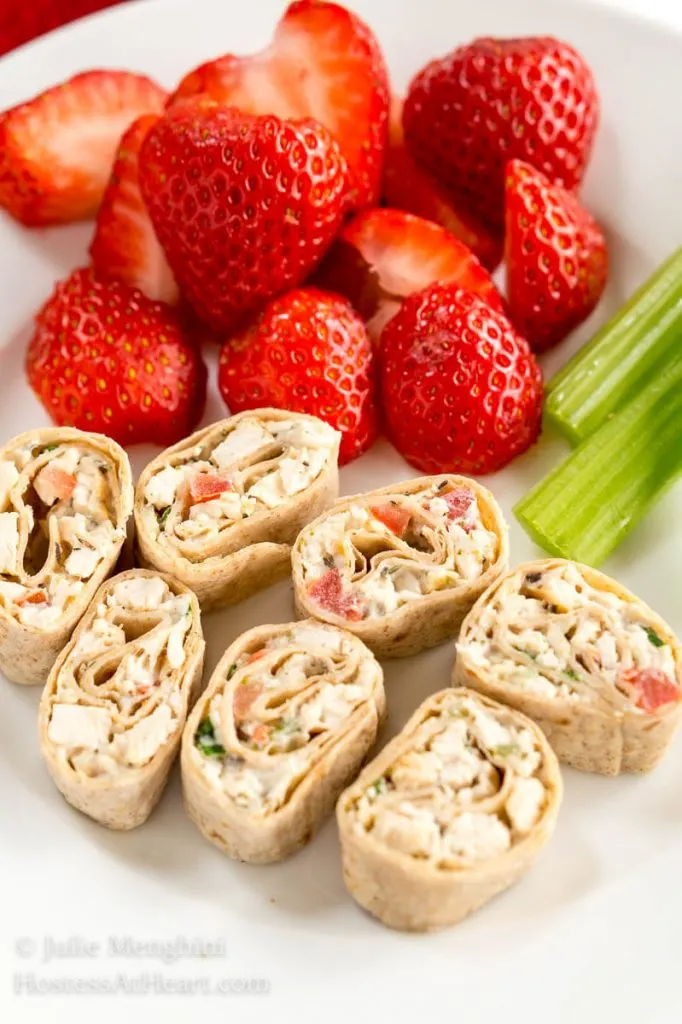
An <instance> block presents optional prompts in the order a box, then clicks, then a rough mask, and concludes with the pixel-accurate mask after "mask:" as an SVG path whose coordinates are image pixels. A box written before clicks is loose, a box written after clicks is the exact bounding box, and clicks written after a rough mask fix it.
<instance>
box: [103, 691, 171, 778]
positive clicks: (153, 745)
mask: <svg viewBox="0 0 682 1024" xmlns="http://www.w3.org/2000/svg"><path fill="white" fill-rule="evenodd" d="M174 724H175V721H174V719H173V715H172V712H171V709H170V708H169V707H168V705H167V704H160V705H159V706H158V707H157V708H156V709H155V710H154V711H152V713H151V715H149V716H148V717H147V718H143V719H141V721H139V722H136V724H135V725H134V726H133V727H132V728H131V729H128V730H127V731H126V732H123V733H119V734H118V735H117V736H115V738H114V741H113V743H112V745H111V746H112V752H114V751H115V752H116V754H117V755H118V756H119V757H121V758H122V759H124V760H125V761H126V762H127V763H128V764H130V765H143V764H146V763H147V761H150V760H151V759H152V757H154V755H155V754H156V753H157V752H158V751H159V750H160V749H161V747H162V746H163V744H164V743H165V742H166V740H167V739H168V737H169V735H170V734H171V732H172V730H173V727H174Z"/></svg>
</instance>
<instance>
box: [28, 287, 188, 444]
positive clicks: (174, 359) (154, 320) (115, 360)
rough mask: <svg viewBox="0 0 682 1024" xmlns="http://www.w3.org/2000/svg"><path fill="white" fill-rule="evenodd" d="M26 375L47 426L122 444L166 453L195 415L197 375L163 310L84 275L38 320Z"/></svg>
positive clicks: (131, 291) (174, 322)
mask: <svg viewBox="0 0 682 1024" xmlns="http://www.w3.org/2000/svg"><path fill="white" fill-rule="evenodd" d="M26 373H27V376H28V380H29V383H30V385H31V387H32V388H33V390H34V391H35V393H36V395H37V396H38V398H39V399H40V400H41V402H42V403H43V405H44V406H45V408H46V409H47V411H48V413H49V414H50V416H51V417H52V419H53V420H54V422H55V423H58V424H60V425H67V426H74V427H80V428H81V429H83V430H95V431H101V432H102V433H104V434H108V435H109V436H110V437H113V438H114V439H115V440H117V441H120V442H121V443H122V444H136V443H138V442H142V441H151V442H153V443H154V444H159V445H164V446H165V445H169V444H174V443H175V442H176V441H179V440H180V439H181V438H183V437H185V436H186V434H188V433H189V431H190V430H192V428H193V427H194V426H195V425H196V423H197V421H198V420H199V419H200V417H201V413H202V411H203V407H204V401H205V393H206V368H205V366H204V364H203V363H202V361H201V359H200V357H199V356H198V355H197V353H196V351H195V349H194V348H193V347H192V346H191V345H189V344H188V343H187V342H186V341H185V339H184V337H183V334H182V332H181V330H180V327H179V324H178V321H177V318H176V317H175V315H174V313H173V311H172V310H171V309H170V307H169V306H166V305H164V304H163V303H159V302H151V301H150V300H149V299H147V298H146V297H145V296H144V295H143V294H142V293H141V292H139V291H136V290H135V289H133V288H129V287H128V285H126V284H123V283H122V282H120V281H100V280H99V279H98V278H97V277H96V276H95V274H94V272H93V270H92V269H91V268H88V267H85V268H82V269H80V270H75V271H74V272H73V273H72V274H71V276H70V277H67V278H66V280H64V281H60V282H59V284H58V285H57V286H56V288H55V290H54V293H53V294H52V296H51V297H50V298H49V299H48V301H47V302H46V303H45V305H44V306H43V308H42V309H41V310H40V312H39V313H38V315H37V317H36V329H35V333H34V335H33V338H32V340H31V342H30V345H29V348H28V352H27V355H26Z"/></svg>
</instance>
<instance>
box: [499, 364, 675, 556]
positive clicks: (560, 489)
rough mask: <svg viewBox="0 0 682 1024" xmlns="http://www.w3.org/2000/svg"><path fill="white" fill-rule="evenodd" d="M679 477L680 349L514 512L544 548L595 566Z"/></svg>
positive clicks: (534, 489) (523, 500) (531, 492)
mask: <svg viewBox="0 0 682 1024" xmlns="http://www.w3.org/2000/svg"><path fill="white" fill-rule="evenodd" d="M680 474H682V345H680V346H678V352H677V354H676V356H675V357H674V358H672V359H671V360H670V361H669V363H668V365H667V367H666V371H665V373H662V374H659V375H658V376H655V377H653V379H651V380H650V381H649V383H648V384H647V385H646V386H645V387H644V388H643V389H642V390H641V392H640V394H639V395H638V396H637V397H636V398H634V399H633V400H632V401H631V402H630V403H629V404H628V405H627V406H626V407H625V408H623V409H621V410H620V411H619V412H617V413H616V414H615V415H614V416H612V418H611V419H609V420H607V422H605V423H604V424H603V425H602V426H601V427H600V428H599V429H598V430H597V431H595V433H594V434H592V435H591V436H590V437H588V438H587V440H585V441H583V443H582V444H580V445H579V446H578V447H577V448H576V449H575V451H574V452H573V453H572V454H571V455H570V456H569V457H568V458H567V459H566V460H565V462H563V463H562V464H561V465H559V466H558V467H557V468H556V469H555V470H553V471H552V472H551V473H550V474H549V475H548V476H547V477H545V479H544V480H542V481H541V482H540V483H539V484H538V485H537V486H536V487H534V488H533V490H531V491H530V492H529V493H528V494H527V495H525V496H524V497H523V498H522V499H521V501H519V502H518V504H517V505H516V506H515V508H514V514H515V515H516V518H517V519H518V520H519V522H520V523H521V525H522V526H523V527H524V529H525V530H526V532H527V533H528V534H530V536H531V537H532V538H533V539H534V540H535V541H536V542H537V543H538V544H539V545H540V546H541V547H543V548H544V549H545V550H546V551H548V552H550V553H551V554H555V555H559V556H561V557H564V558H571V559H574V560H575V561H579V562H585V563H587V564H588V565H594V566H597V565H599V564H600V563H601V562H603V561H604V559H605V558H606V557H607V556H608V555H609V554H610V553H611V552H612V551H613V550H614V549H615V548H616V547H617V546H618V544H620V543H621V541H622V540H623V539H624V538H625V537H626V536H627V534H628V533H630V531H631V530H632V529H633V528H634V527H635V526H636V525H637V523H639V522H640V520H641V519H642V518H643V517H644V516H645V515H646V513H647V512H648V511H649V509H650V508H651V507H652V505H654V504H655V502H656V501H658V500H659V498H661V497H662V495H663V494H664V492H665V491H666V490H667V489H668V488H669V487H670V486H671V484H672V483H673V482H674V481H675V480H676V479H677V477H678V476H680Z"/></svg>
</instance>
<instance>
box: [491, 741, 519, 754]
mask: <svg viewBox="0 0 682 1024" xmlns="http://www.w3.org/2000/svg"><path fill="white" fill-rule="evenodd" d="M518 750H519V748H518V747H517V746H516V744H515V743H502V744H501V745H500V746H499V747H493V748H492V749H491V751H490V753H491V754H492V755H493V757H511V755H512V754H517V753H518Z"/></svg>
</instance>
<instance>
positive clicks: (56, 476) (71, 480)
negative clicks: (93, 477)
mask: <svg viewBox="0 0 682 1024" xmlns="http://www.w3.org/2000/svg"><path fill="white" fill-rule="evenodd" d="M33 486H34V488H35V491H36V494H37V495H38V497H39V498H40V500H41V501H42V502H44V503H45V504H46V505H52V504H54V502H55V501H66V500H67V499H68V498H70V497H71V495H72V494H73V490H74V487H75V486H76V478H75V476H73V475H72V474H71V473H67V472H66V471H65V470H63V469H61V468H60V467H59V466H50V465H47V466H43V468H42V469H41V471H40V472H39V473H38V475H37V477H36V478H35V480H34V481H33Z"/></svg>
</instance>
